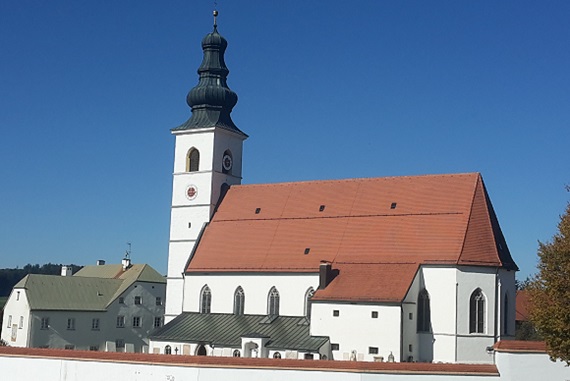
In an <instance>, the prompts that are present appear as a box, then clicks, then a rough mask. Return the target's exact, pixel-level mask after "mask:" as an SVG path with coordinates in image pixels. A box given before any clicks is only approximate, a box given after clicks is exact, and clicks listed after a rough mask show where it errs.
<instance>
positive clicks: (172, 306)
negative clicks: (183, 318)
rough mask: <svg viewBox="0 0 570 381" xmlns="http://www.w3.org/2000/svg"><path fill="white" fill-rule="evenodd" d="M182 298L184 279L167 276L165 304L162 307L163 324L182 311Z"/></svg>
mask: <svg viewBox="0 0 570 381" xmlns="http://www.w3.org/2000/svg"><path fill="white" fill-rule="evenodd" d="M183 298H184V279H183V278H168V279H167V280H166V305H165V309H164V323H165V324H166V323H168V322H169V321H171V320H172V319H174V318H175V317H176V316H178V315H180V314H181V313H182V300H183Z"/></svg>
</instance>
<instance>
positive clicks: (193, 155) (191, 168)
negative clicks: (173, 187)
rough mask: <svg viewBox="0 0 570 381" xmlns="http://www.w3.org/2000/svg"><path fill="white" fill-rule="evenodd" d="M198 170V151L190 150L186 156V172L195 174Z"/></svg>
mask: <svg viewBox="0 0 570 381" xmlns="http://www.w3.org/2000/svg"><path fill="white" fill-rule="evenodd" d="M199 170H200V151H198V150H197V149H196V148H191V149H190V151H188V155H187V156H186V172H197V171H199Z"/></svg>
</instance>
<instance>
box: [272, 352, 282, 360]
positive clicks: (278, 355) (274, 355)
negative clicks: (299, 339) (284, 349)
mask: <svg viewBox="0 0 570 381" xmlns="http://www.w3.org/2000/svg"><path fill="white" fill-rule="evenodd" d="M273 358H274V359H280V358H281V353H279V352H275V353H274V354H273Z"/></svg>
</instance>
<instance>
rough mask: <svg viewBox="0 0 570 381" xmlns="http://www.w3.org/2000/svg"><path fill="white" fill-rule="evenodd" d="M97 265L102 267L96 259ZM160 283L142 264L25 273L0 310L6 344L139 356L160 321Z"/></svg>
mask: <svg viewBox="0 0 570 381" xmlns="http://www.w3.org/2000/svg"><path fill="white" fill-rule="evenodd" d="M99 263H104V262H103V261H100V262H99ZM165 283H166V282H165V279H164V277H163V276H161V275H160V274H159V273H158V272H156V270H154V269H153V268H152V267H150V266H148V265H145V264H133V265H131V263H130V260H129V259H124V260H123V264H114V265H105V264H99V265H97V266H85V267H84V268H83V269H81V270H80V271H78V272H77V274H75V275H72V274H71V268H68V267H65V266H64V267H63V268H62V275H61V276H57V275H39V274H29V275H26V276H25V277H24V278H23V279H22V280H21V281H20V282H18V283H17V284H16V285H15V286H14V289H13V290H12V293H11V294H10V297H9V299H8V302H7V303H6V306H5V308H4V324H3V325H2V339H3V340H4V341H6V343H7V344H8V345H10V346H16V347H34V348H66V349H82V350H94V351H119V352H122V351H126V352H144V351H146V350H147V349H148V335H149V333H150V332H151V331H152V330H154V329H155V328H158V327H160V326H161V325H162V323H163V316H164V298H165V286H166V284H165Z"/></svg>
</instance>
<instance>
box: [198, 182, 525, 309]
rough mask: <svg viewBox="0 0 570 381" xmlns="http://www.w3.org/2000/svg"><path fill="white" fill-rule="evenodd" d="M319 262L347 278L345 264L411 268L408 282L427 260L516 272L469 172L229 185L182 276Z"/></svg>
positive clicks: (304, 268)
mask: <svg viewBox="0 0 570 381" xmlns="http://www.w3.org/2000/svg"><path fill="white" fill-rule="evenodd" d="M393 203H394V204H395V207H394V208H392V205H393ZM321 206H324V209H323V210H320V209H322V208H321ZM256 210H259V213H256ZM306 249H309V250H308V253H307V254H305V252H306V251H307V250H306ZM322 260H326V261H329V262H332V264H333V268H340V267H341V264H344V265H342V266H344V270H343V271H344V273H345V274H348V273H349V272H351V271H352V269H355V268H356V267H352V268H350V267H346V265H348V264H351V263H352V264H377V265H379V264H385V263H408V264H415V265H416V266H407V267H405V269H404V268H403V269H402V270H401V271H402V272H404V273H405V274H406V276H405V278H406V279H407V278H408V275H409V274H410V273H411V272H412V270H410V269H412V268H413V271H414V272H415V269H416V268H417V264H425V263H449V264H465V265H481V266H507V267H509V268H516V265H514V262H513V261H512V259H511V257H510V254H509V253H508V249H507V246H506V243H505V242H504V238H503V236H502V233H501V232H500V228H499V225H498V222H497V221H496V217H495V215H494V212H493V210H492V207H491V204H490V201H489V198H488V196H487V193H486V191H485V187H484V185H483V181H482V179H481V176H480V175H479V174H478V173H470V174H458V175H431V176H415V177H390V178H374V179H351V180H338V181H311V182H297V183H282V184H264V185H240V186H232V187H231V188H230V189H229V191H228V193H227V194H226V196H225V198H224V200H223V202H222V203H221V205H220V206H219V208H218V210H217V212H216V214H215V215H214V217H213V219H212V221H211V223H210V224H209V225H208V227H207V228H206V229H205V231H204V234H203V236H202V238H201V240H200V242H199V244H198V246H197V249H196V251H195V254H194V256H193V258H192V259H191V261H190V264H189V266H188V268H187V272H216V271H219V272H224V271H253V272H259V271H262V272H317V271H318V268H319V263H320V262H321V261H322ZM372 269H374V271H377V273H375V274H370V276H371V278H372V277H374V278H376V279H377V278H378V277H379V276H380V273H382V275H386V276H389V275H390V274H389V273H386V271H385V270H384V269H383V268H382V266H370V267H369V269H368V270H369V271H372ZM390 273H392V274H395V273H396V272H394V271H392V272H390ZM341 274H342V272H341ZM393 278H394V277H393V276H392V277H389V279H391V281H392V282H391V283H394V279H393ZM344 282H349V281H348V280H344V279H343V276H342V275H340V276H339V279H338V280H337V284H341V283H344ZM408 285H409V284H408ZM333 286H334V285H332V284H331V287H333ZM334 287H336V286H334ZM402 287H403V286H402ZM339 290H340V288H339ZM398 290H400V291H401V288H398ZM353 291H354V290H353ZM339 292H340V291H339ZM321 294H323V295H324V294H325V293H321ZM398 294H401V293H400V292H398ZM330 296H331V297H332V294H331V295H330ZM349 296H353V297H359V298H367V297H368V296H366V295H356V293H355V294H353V295H347V297H349ZM393 297H394V296H391V298H393Z"/></svg>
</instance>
